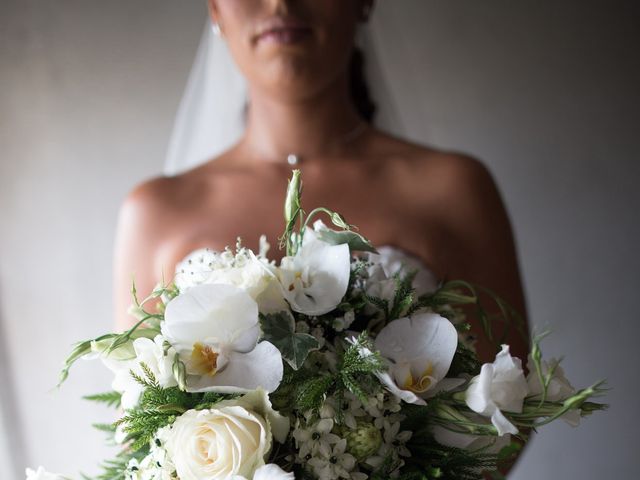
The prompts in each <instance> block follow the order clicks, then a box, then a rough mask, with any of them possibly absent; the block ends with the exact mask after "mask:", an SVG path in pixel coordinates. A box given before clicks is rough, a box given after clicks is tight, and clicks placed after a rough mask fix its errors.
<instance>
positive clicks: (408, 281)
mask: <svg viewBox="0 0 640 480" xmlns="http://www.w3.org/2000/svg"><path fill="white" fill-rule="evenodd" d="M417 273H418V272H417V270H416V271H412V272H409V273H408V274H406V275H404V276H401V275H400V274H399V273H396V274H395V275H394V276H393V279H394V281H395V284H396V290H395V294H394V296H393V302H392V304H391V305H392V306H391V310H390V311H389V315H388V320H395V319H396V318H401V317H403V316H404V315H405V314H406V313H407V312H408V310H409V309H410V307H411V305H412V304H413V300H414V294H415V290H414V288H413V286H412V284H413V279H414V278H415V276H416V274H417Z"/></svg>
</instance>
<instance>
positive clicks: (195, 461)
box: [166, 390, 289, 480]
mask: <svg viewBox="0 0 640 480" xmlns="http://www.w3.org/2000/svg"><path fill="white" fill-rule="evenodd" d="M288 430H289V421H288V420H287V419H286V418H285V417H282V416H281V415H280V414H278V413H277V412H275V411H274V410H273V409H272V408H271V404H270V403H269V400H268V398H267V395H266V392H265V391H264V390H257V391H255V392H251V393H249V394H247V395H245V396H244V397H241V398H238V399H234V400H225V401H222V402H219V403H218V404H216V406H215V408H212V409H207V410H201V411H196V410H189V411H187V412H185V413H184V414H183V415H181V416H180V417H178V419H177V420H176V421H175V422H174V424H173V427H172V429H171V431H170V436H169V438H168V440H167V443H166V449H167V451H168V453H169V456H170V457H171V458H172V461H173V464H174V466H175V468H176V472H177V474H178V476H179V478H180V480H205V479H206V480H210V479H216V478H221V479H222V478H234V477H245V478H249V479H253V478H254V473H256V471H257V470H258V469H259V468H260V467H262V466H263V465H264V464H265V463H264V459H265V457H266V455H267V454H268V453H269V451H270V450H271V445H272V441H273V440H272V437H275V438H276V439H277V440H279V441H284V439H285V438H286V436H287V433H288Z"/></svg>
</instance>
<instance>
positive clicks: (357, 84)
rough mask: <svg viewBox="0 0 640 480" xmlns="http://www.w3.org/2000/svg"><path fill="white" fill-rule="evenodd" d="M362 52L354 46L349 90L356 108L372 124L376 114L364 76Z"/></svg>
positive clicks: (350, 65)
mask: <svg viewBox="0 0 640 480" xmlns="http://www.w3.org/2000/svg"><path fill="white" fill-rule="evenodd" d="M364 68H365V58H364V53H363V52H362V50H361V49H360V48H358V47H354V49H353V53H352V54H351V60H350V63H349V90H350V93H351V100H352V101H353V103H354V105H355V107H356V110H357V111H358V113H359V114H360V116H361V117H362V118H364V119H365V120H366V121H367V122H368V123H371V124H373V123H374V120H375V116H376V105H375V103H373V99H372V98H371V93H370V92H369V85H368V84H367V79H366V78H365V70H364Z"/></svg>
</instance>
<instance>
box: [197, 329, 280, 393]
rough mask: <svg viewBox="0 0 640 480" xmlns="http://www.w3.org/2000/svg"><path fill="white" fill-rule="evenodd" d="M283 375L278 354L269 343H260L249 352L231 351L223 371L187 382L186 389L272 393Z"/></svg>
mask: <svg viewBox="0 0 640 480" xmlns="http://www.w3.org/2000/svg"><path fill="white" fill-rule="evenodd" d="M282 374H283V365H282V356H281V354H280V351H279V350H278V349H277V348H276V347H275V346H274V345H273V344H272V343H270V342H260V343H259V344H258V345H256V348H254V349H253V350H252V351H250V352H248V353H239V352H231V353H230V354H229V363H228V364H227V365H226V368H224V370H222V371H220V372H217V373H216V374H215V375H213V376H202V377H194V378H193V381H187V385H188V387H187V390H188V391H190V392H220V393H243V392H248V391H251V390H255V389H256V388H263V389H265V390H266V391H267V392H273V391H274V390H275V389H276V388H278V386H279V385H280V381H281V380H282ZM189 380H191V379H189Z"/></svg>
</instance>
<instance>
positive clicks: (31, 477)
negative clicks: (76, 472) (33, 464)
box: [25, 467, 66, 480]
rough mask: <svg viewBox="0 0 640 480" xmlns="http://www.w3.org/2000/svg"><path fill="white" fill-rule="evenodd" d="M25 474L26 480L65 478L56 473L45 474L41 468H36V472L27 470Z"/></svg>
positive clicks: (59, 479)
mask: <svg viewBox="0 0 640 480" xmlns="http://www.w3.org/2000/svg"><path fill="white" fill-rule="evenodd" d="M25 474H26V476H27V480H66V477H63V476H62V475H60V474H58V473H50V472H47V471H46V470H45V469H44V468H43V467H38V470H32V469H30V468H27V469H26V470H25Z"/></svg>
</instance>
